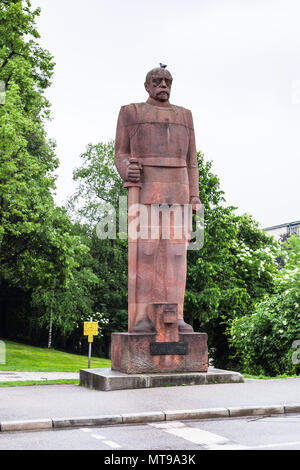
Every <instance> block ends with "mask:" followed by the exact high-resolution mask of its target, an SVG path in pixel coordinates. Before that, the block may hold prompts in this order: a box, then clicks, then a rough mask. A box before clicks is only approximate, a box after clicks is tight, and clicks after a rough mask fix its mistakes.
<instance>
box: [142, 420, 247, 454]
mask: <svg viewBox="0 0 300 470" xmlns="http://www.w3.org/2000/svg"><path fill="white" fill-rule="evenodd" d="M149 426H152V427H155V428H158V429H162V430H164V431H165V432H167V433H169V434H172V435H173V436H177V437H181V438H182V439H185V440H187V441H190V442H192V443H193V444H198V445H201V446H203V447H205V448H206V449H209V450H221V449H222V450H237V449H247V448H248V447H247V446H242V445H240V444H238V443H235V442H233V441H230V440H229V439H227V438H226V437H223V436H219V435H218V434H214V433H212V432H208V431H204V430H203V429H199V428H193V427H190V426H187V425H185V424H184V423H181V422H180V421H174V422H173V423H166V424H156V423H153V424H152V423H151V424H149Z"/></svg>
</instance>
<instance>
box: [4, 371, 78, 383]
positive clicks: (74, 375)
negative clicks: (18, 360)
mask: <svg viewBox="0 0 300 470" xmlns="http://www.w3.org/2000/svg"><path fill="white" fill-rule="evenodd" d="M57 379H58V380H61V379H79V373H78V372H8V371H1V372H0V384H1V382H20V381H22V382H23V381H28V380H34V381H36V380H41V381H47V380H57Z"/></svg>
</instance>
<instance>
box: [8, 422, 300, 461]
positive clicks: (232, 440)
mask: <svg viewBox="0 0 300 470" xmlns="http://www.w3.org/2000/svg"><path fill="white" fill-rule="evenodd" d="M0 449H8V450H20V449H22V450H65V449H66V450H83V449H85V450H105V451H117V450H118V451H119V450H123V451H124V450H141V449H143V450H152V451H154V450H167V451H168V450H181V451H184V450H251V449H261V450H269V449H272V450H300V415H294V414H291V415H281V416H270V417H255V418H243V419H241V418H239V419H234V418H231V419H230V420H228V419H225V420H216V419H215V420H205V421H204V420H202V421H198V420H195V421H194V420H193V421H185V422H182V421H173V422H169V423H152V424H147V425H132V426H128V425H127V426H111V427H96V428H82V429H80V428H79V429H70V430H51V431H42V432H26V433H25V432H24V433H20V432H18V433H3V434H2V435H0ZM128 455H130V453H129V454H128Z"/></svg>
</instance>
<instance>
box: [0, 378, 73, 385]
mask: <svg viewBox="0 0 300 470" xmlns="http://www.w3.org/2000/svg"><path fill="white" fill-rule="evenodd" d="M58 384H76V385H79V380H76V379H74V380H73V379H61V380H19V381H16V382H0V387H26V386H29V385H58Z"/></svg>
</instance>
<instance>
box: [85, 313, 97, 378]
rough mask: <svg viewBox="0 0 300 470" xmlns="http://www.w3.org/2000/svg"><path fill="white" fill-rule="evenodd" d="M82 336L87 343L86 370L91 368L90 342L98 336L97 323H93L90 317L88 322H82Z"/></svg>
mask: <svg viewBox="0 0 300 470" xmlns="http://www.w3.org/2000/svg"><path fill="white" fill-rule="evenodd" d="M83 335H84V336H87V337H88V342H89V361H88V368H89V369H90V368H91V357H92V342H93V341H94V336H97V335H98V322H97V321H94V322H93V319H92V317H91V318H90V321H85V322H84V327H83Z"/></svg>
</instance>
